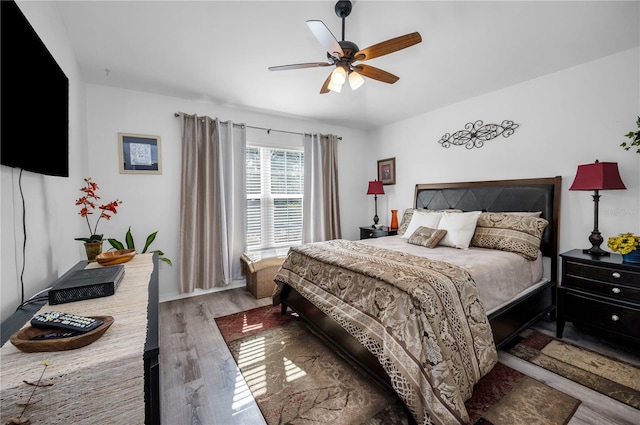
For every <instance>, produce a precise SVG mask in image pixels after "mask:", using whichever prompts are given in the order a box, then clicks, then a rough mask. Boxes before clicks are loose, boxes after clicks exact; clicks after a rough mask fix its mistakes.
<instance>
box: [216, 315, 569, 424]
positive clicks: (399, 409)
mask: <svg viewBox="0 0 640 425" xmlns="http://www.w3.org/2000/svg"><path fill="white" fill-rule="evenodd" d="M216 323H217V325H218V327H219V329H220V332H221V333H222V336H223V337H224V339H225V341H226V343H227V345H228V347H229V349H230V351H231V353H232V355H233V357H234V359H235V360H236V363H237V365H238V368H239V369H240V371H241V372H242V375H243V376H244V378H245V380H246V382H247V385H248V386H249V389H250V390H251V393H252V395H253V396H254V398H255V400H256V402H257V403H258V406H259V407H260V410H261V412H262V414H263V416H264V418H265V420H266V422H267V423H268V424H269V425H272V424H285V423H288V424H331V425H340V424H345V425H346V424H367V425H383V424H384V425H387V424H408V423H409V420H408V415H409V414H408V413H407V411H406V409H405V408H404V405H403V404H402V402H401V401H400V400H399V399H398V398H397V397H396V395H395V394H394V393H393V392H392V391H390V390H388V389H387V388H384V387H382V386H381V385H379V384H378V383H376V382H375V381H373V380H372V379H371V378H369V377H368V376H367V375H366V374H365V373H364V372H363V371H361V370H359V369H357V368H356V367H355V366H354V365H353V364H352V363H350V362H349V361H347V360H346V359H344V358H343V357H341V356H339V355H337V354H336V353H335V352H334V351H332V350H331V349H330V348H329V347H328V346H327V345H325V343H324V342H323V341H322V340H321V339H320V338H319V337H318V336H316V335H315V334H314V333H313V332H311V330H310V329H309V328H308V327H307V326H306V325H305V324H304V322H303V321H301V320H297V319H296V318H295V316H292V315H286V316H282V315H281V314H280V308H279V307H272V306H266V307H260V308H256V309H253V310H249V311H245V312H241V313H237V314H233V315H230V316H224V317H220V318H217V319H216ZM551 401H553V402H551ZM579 404H580V401H579V400H576V399H575V398H572V397H569V396H567V395H566V394H563V393H561V392H559V391H557V390H555V389H553V388H550V387H548V386H546V385H544V384H542V383H540V382H537V381H535V380H534V379H531V378H529V377H527V376H526V375H523V374H522V373H520V372H517V371H515V370H513V369H511V368H509V367H507V366H505V365H503V364H498V365H497V366H496V367H495V368H494V369H493V370H492V371H491V372H490V373H489V374H487V375H486V376H485V377H483V378H482V380H480V382H479V383H478V384H477V385H476V388H474V394H473V396H472V398H471V399H469V400H468V401H467V403H465V405H466V407H467V411H468V412H469V416H470V418H471V423H475V424H477V425H481V424H483V425H484V424H486V425H491V424H495V425H502V424H510V425H511V424H514V425H515V424H533V423H540V424H566V423H567V422H568V420H569V419H570V418H571V416H572V415H573V413H574V412H575V409H576V408H577V407H578V405H579ZM514 406H518V408H517V409H514Z"/></svg>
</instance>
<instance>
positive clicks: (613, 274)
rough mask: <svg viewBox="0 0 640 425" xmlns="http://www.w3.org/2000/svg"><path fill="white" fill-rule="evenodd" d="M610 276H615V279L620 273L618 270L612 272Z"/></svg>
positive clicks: (618, 277)
mask: <svg viewBox="0 0 640 425" xmlns="http://www.w3.org/2000/svg"><path fill="white" fill-rule="evenodd" d="M611 276H613V277H615V278H616V279H620V273H618V272H613V273H612V274H611Z"/></svg>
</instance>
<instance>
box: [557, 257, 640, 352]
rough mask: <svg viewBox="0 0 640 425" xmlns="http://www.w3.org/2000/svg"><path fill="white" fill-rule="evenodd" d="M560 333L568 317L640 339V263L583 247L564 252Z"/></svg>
mask: <svg viewBox="0 0 640 425" xmlns="http://www.w3.org/2000/svg"><path fill="white" fill-rule="evenodd" d="M560 257H561V258H562V281H561V284H560V286H559V287H558V309H557V311H558V318H557V336H558V338H562V332H563V330H564V324H565V321H567V320H568V321H570V322H574V323H578V324H583V325H586V326H590V327H592V328H595V329H598V330H601V331H605V332H606V333H609V334H612V335H617V336H623V337H627V338H631V339H633V340H635V341H637V342H640V325H639V324H640V266H639V265H634V264H629V263H623V262H622V256H621V255H620V254H611V256H607V257H601V256H596V255H590V254H584V253H583V252H582V250H580V249H574V250H573V251H569V252H565V253H564V254H560Z"/></svg>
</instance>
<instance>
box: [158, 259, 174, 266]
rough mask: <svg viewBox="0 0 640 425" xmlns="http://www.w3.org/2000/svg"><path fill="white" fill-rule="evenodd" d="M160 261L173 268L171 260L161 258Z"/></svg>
mask: <svg viewBox="0 0 640 425" xmlns="http://www.w3.org/2000/svg"><path fill="white" fill-rule="evenodd" d="M160 260H161V261H164V262H165V263H167V264H168V265H170V266H173V264H171V260H169V259H168V258H165V257H160Z"/></svg>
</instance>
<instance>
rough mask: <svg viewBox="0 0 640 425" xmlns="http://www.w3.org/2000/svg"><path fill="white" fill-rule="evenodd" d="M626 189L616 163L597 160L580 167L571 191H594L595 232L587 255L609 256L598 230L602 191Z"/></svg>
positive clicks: (586, 251)
mask: <svg viewBox="0 0 640 425" xmlns="http://www.w3.org/2000/svg"><path fill="white" fill-rule="evenodd" d="M619 189H626V187H625V186H624V183H622V179H621V178H620V173H619V172H618V164H617V163H616V162H600V161H598V160H597V159H596V162H594V163H593V164H584V165H578V171H577V172H576V178H575V179H574V180H573V184H572V185H571V187H570V188H569V190H593V191H594V194H593V205H594V207H593V231H592V232H591V236H589V242H591V245H592V246H591V248H588V249H583V250H582V252H584V253H585V254H594V255H601V256H607V255H610V253H609V252H607V251H604V250H602V249H601V248H600V245H601V244H602V241H603V238H602V235H601V234H600V231H599V230H598V203H599V201H600V194H599V191H600V190H619Z"/></svg>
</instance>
